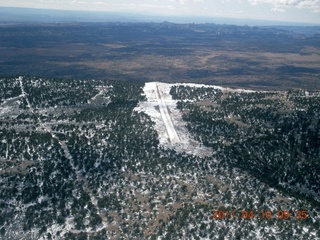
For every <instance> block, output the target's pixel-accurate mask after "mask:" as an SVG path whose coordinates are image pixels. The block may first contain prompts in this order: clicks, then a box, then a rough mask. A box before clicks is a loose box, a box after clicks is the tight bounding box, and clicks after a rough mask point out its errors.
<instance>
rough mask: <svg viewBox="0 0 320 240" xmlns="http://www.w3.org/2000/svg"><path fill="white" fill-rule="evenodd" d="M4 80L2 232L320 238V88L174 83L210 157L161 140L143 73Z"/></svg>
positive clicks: (7, 235)
mask: <svg viewBox="0 0 320 240" xmlns="http://www.w3.org/2000/svg"><path fill="white" fill-rule="evenodd" d="M0 86H1V87H0V89H1V90H0V94H1V95H0V112H1V115H0V238H1V239H157V237H160V238H166V239H183V238H185V239H192V238H193V239H201V238H210V239H223V238H228V239H257V238H263V239H292V238H299V239H319V238H320V232H319V229H320V221H319V213H320V209H319V204H318V202H317V197H318V196H319V192H318V190H319V189H318V187H319V184H318V183H319V172H318V171H319V167H318V165H317V164H319V163H318V162H317V159H319V95H317V94H318V93H317V92H305V91H303V92H302V91H293V92H283V93H257V92H250V93H242V92H236V91H235V92H229V93H228V92H224V91H222V90H221V89H213V88H208V89H207V88H190V87H183V86H177V87H173V88H172V91H171V93H172V96H173V97H174V98H176V99H179V100H180V103H179V104H178V105H177V107H178V108H179V109H181V111H182V112H183V114H184V115H183V116H184V119H185V120H186V121H187V122H188V128H189V130H190V131H191V132H192V134H193V135H194V138H195V139H196V140H199V141H200V142H202V143H203V144H205V145H207V146H209V147H211V148H212V155H211V156H207V157H202V158H201V157H198V156H194V155H191V154H186V153H183V152H179V153H178V152H176V151H175V150H174V149H170V148H167V147H165V146H162V145H160V144H159V139H158V133H157V132H156V131H155V129H154V123H153V122H152V121H151V118H150V116H149V115H147V114H146V113H144V112H141V111H136V110H135V108H136V106H137V105H138V104H139V103H140V102H143V101H148V99H146V97H145V96H144V92H143V87H144V84H143V83H137V82H124V81H105V80H70V79H69V80H66V79H51V78H36V77H18V78H14V77H12V78H2V79H0ZM276 102H277V103H278V105H276V104H275V103H276ZM275 119H277V121H276V122H277V125H274V123H275ZM289 123H290V124H289ZM297 159H300V160H297ZM285 160H286V161H285ZM287 161H289V162H287ZM278 166H279V167H280V166H281V168H282V170H281V174H280V173H279V171H280V170H279V169H278ZM293 170H295V171H293ZM254 171H259V174H254V173H253V172H254ZM267 173H268V174H267ZM284 173H286V175H284ZM298 174H303V176H304V177H303V178H301V175H300V178H299V177H298ZM275 181H278V182H279V183H281V184H280V185H281V186H282V188H283V189H282V188H280V187H279V186H278V185H279V184H274V182H275ZM302 186H303V187H302ZM284 190H286V191H288V192H289V193H286V192H285V191H284ZM302 190H304V191H302ZM292 193H296V194H297V195H295V196H293V195H292ZM303 196H306V197H309V198H308V199H307V198H304V197H303ZM214 210H223V211H227V210H229V211H232V210H233V211H235V212H236V214H237V217H236V218H234V219H231V218H230V217H229V219H213V211H214ZM244 210H245V211H248V212H250V211H253V212H255V216H254V217H252V216H251V215H250V217H249V216H248V217H247V218H243V217H242V215H241V213H242V211H244ZM266 210H270V211H272V212H273V217H272V218H270V219H267V218H262V217H261V214H260V212H261V211H266ZM279 210H289V211H290V213H291V217H290V218H288V219H286V220H285V219H279V218H278V216H277V211H279ZM297 211H306V212H307V215H308V216H307V217H306V216H304V217H303V218H299V216H298V214H297ZM239 214H240V215H239ZM239 216H240V217H239ZM259 216H260V217H259Z"/></svg>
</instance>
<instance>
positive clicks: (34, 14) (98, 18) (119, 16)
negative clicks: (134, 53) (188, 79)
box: [0, 7, 319, 26]
mask: <svg viewBox="0 0 320 240" xmlns="http://www.w3.org/2000/svg"><path fill="white" fill-rule="evenodd" d="M163 21H169V22H173V23H216V24H231V25H249V26H271V25H272V26H319V25H317V24H313V23H301V22H284V21H270V20H255V19H236V18H221V17H197V16H161V15H154V16H153V15H144V14H138V13H137V14H135V13H126V12H102V11H101V12H99V11H78V10H54V9H36V8H16V7H0V22H1V23H6V24H8V23H54V22H58V23H66V22H163Z"/></svg>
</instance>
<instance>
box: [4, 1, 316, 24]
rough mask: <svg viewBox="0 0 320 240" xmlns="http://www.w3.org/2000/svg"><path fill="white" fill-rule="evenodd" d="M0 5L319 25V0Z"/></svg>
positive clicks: (87, 2)
mask: <svg viewBox="0 0 320 240" xmlns="http://www.w3.org/2000/svg"><path fill="white" fill-rule="evenodd" d="M0 6H11V7H29V8H47V9H67V10H99V11H113V12H131V13H143V14H157V15H178V16H181V15H188V16H190V15H193V16H208V17H231V18H247V19H263V20H281V21H290V22H311V23H317V24H320V0H114V1H110V0H93V1H87V0H28V1H22V0H0Z"/></svg>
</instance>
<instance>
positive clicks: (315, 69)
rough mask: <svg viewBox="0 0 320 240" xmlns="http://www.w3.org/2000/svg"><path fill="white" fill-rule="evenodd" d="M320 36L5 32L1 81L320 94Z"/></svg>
mask: <svg viewBox="0 0 320 240" xmlns="http://www.w3.org/2000/svg"><path fill="white" fill-rule="evenodd" d="M319 32H320V30H319V26H314V27H306V26H304V27H293V28H290V27H282V28H281V27H279V26H278V27H272V26H271V27H270V26H269V27H249V26H236V25H225V24H224V25H220V24H214V23H206V24H175V23H170V22H163V23H156V22H154V23H152V22H150V23H145V22H141V23H138V22H137V23H132V22H127V23H123V22H122V23H117V22H109V23H108V22H105V23H93V22H91V23H78V22H74V23H33V24H31V23H28V24H27V23H26V24H2V25H0V36H1V38H0V45H1V54H0V63H1V64H0V77H6V76H12V75H32V76H42V77H50V78H56V77H60V78H67V79H73V78H77V79H82V80H84V79H108V80H119V79H121V80H127V81H146V82H151V81H160V82H163V81H166V82H175V83H176V82H192V83H205V84H215V85H220V86H226V87H230V86H232V87H241V88H250V89H257V90H261V89H266V90H279V89H282V90H288V89H292V88H303V89H309V90H312V89H317V90H319V89H320V84H319V81H318V80H319V78H320V67H319V62H320V55H319V54H320V35H319ZM35 66H37V67H35Z"/></svg>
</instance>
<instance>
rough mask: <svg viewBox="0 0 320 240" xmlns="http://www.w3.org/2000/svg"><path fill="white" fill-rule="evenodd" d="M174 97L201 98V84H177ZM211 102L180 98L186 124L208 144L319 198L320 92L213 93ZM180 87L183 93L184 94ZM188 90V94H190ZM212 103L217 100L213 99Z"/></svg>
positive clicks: (267, 176) (250, 169)
mask: <svg viewBox="0 0 320 240" xmlns="http://www.w3.org/2000/svg"><path fill="white" fill-rule="evenodd" d="M172 90H174V92H173V91H172V92H173V93H172V94H173V97H175V96H176V95H175V93H178V94H179V95H177V97H176V98H179V97H180V98H181V99H182V100H189V101H190V100H191V101H194V100H196V101H197V100H199V96H198V94H197V92H199V91H201V92H203V91H204V90H203V89H201V88H200V90H198V89H193V90H190V87H189V88H188V87H183V86H181V87H178V88H177V89H174V88H173V89H172ZM206 90H207V91H208V92H209V93H207V94H206V95H205V96H210V91H211V92H212V95H213V97H212V98H211V102H212V103H213V104H212V105H211V106H210V105H209V106H208V104H207V106H206V108H204V107H203V106H201V104H200V105H199V104H197V103H190V102H186V101H184V102H179V104H178V108H179V109H181V110H182V111H183V112H184V113H186V114H184V119H185V120H186V121H187V122H188V129H189V130H190V131H191V132H193V133H194V135H195V138H197V139H199V140H201V141H202V142H203V143H204V144H205V145H207V146H210V147H213V148H214V149H215V150H218V151H219V152H220V154H222V155H225V156H227V157H226V161H227V162H228V164H231V165H234V166H236V167H240V168H241V169H244V170H246V171H248V172H249V173H250V174H252V175H254V176H256V177H258V178H260V179H263V180H265V181H267V182H268V183H270V184H271V185H272V186H278V187H283V188H285V189H286V190H288V191H290V192H294V193H300V194H301V195H304V196H308V197H311V198H313V199H316V200H317V201H319V199H320V195H319V194H320V189H319V186H320V185H319V183H320V179H319V176H320V162H319V159H320V152H319V151H320V138H319V136H320V121H319V117H320V96H319V93H318V92H313V93H309V92H305V91H289V92H287V93H280V92H237V91H229V92H224V93H223V94H221V93H219V94H215V92H216V90H211V89H210V88H206ZM182 93H185V94H184V95H182ZM187 94H189V95H187ZM214 103H215V104H216V105H214ZM186 110H187V111H186Z"/></svg>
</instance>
